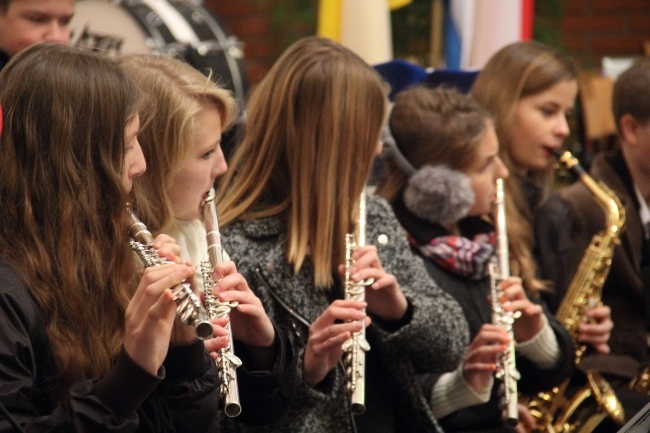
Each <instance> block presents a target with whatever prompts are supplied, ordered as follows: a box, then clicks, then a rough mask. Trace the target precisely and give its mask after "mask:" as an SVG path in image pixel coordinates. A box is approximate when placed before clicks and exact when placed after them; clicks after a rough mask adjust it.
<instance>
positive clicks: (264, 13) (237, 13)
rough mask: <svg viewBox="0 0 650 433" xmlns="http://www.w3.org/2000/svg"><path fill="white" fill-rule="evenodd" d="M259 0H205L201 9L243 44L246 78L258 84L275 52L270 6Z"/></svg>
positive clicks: (271, 62)
mask: <svg viewBox="0 0 650 433" xmlns="http://www.w3.org/2000/svg"><path fill="white" fill-rule="evenodd" d="M265 4H268V2H266V3H265V2H260V1H259V0H205V1H204V6H205V7H206V8H207V9H209V10H211V11H212V12H214V14H215V15H216V16H217V18H219V20H220V21H221V22H222V23H223V24H224V26H225V27H226V28H227V30H228V31H229V32H230V34H232V35H234V36H236V37H237V38H238V39H239V40H240V41H242V43H243V45H244V59H245V64H246V72H247V75H248V76H247V79H248V80H249V81H250V82H251V83H255V82H257V81H259V80H260V79H261V78H262V77H263V76H264V74H265V73H266V72H267V71H268V69H269V68H270V67H271V65H272V64H273V60H274V59H272V58H271V53H273V52H274V51H275V48H274V47H275V44H276V42H275V40H274V38H273V35H272V29H271V18H270V6H265Z"/></svg>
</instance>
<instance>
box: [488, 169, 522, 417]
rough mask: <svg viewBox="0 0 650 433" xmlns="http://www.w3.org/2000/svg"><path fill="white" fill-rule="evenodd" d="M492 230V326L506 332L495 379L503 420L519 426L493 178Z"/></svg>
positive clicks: (504, 251) (504, 242)
mask: <svg viewBox="0 0 650 433" xmlns="http://www.w3.org/2000/svg"><path fill="white" fill-rule="evenodd" d="M494 222H495V228H496V251H495V254H494V256H493V257H492V262H491V263H490V276H491V298H492V323H493V324H495V325H498V326H500V327H501V328H502V329H504V330H506V331H507V332H508V336H509V337H510V344H509V345H508V348H507V349H506V350H505V352H503V353H500V354H499V355H498V357H497V362H496V372H495V374H494V376H495V378H496V379H498V380H500V381H501V389H500V392H501V409H502V410H503V411H504V413H503V418H504V420H505V422H506V423H507V424H509V425H511V426H515V425H517V423H519V411H518V409H517V403H518V399H517V381H518V380H519V378H520V374H519V371H517V366H516V364H515V338H514V335H513V332H512V325H513V323H514V322H515V319H516V318H517V317H518V315H516V314H513V313H512V312H511V311H505V310H504V308H503V304H502V303H501V300H500V299H501V297H502V296H503V289H502V287H501V284H502V283H503V282H504V281H505V280H506V279H507V278H508V277H509V276H510V254H509V251H508V233H507V231H506V212H505V195H504V191H503V179H497V183H496V203H495V211H494Z"/></svg>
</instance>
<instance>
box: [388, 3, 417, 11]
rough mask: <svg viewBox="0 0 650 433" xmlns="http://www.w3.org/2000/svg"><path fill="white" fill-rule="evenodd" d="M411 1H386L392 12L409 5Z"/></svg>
mask: <svg viewBox="0 0 650 433" xmlns="http://www.w3.org/2000/svg"><path fill="white" fill-rule="evenodd" d="M412 1H413V0H388V7H389V8H390V10H392V11H394V10H395V9H399V8H401V7H404V6H407V5H410V4H411V2H412Z"/></svg>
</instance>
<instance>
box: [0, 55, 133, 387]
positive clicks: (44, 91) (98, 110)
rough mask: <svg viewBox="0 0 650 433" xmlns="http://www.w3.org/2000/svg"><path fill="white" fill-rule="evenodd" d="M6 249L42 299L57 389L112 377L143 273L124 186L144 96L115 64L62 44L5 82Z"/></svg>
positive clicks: (1, 172) (13, 70)
mask: <svg viewBox="0 0 650 433" xmlns="http://www.w3.org/2000/svg"><path fill="white" fill-rule="evenodd" d="M0 83H2V84H1V85H0V101H1V102H2V106H3V109H4V110H5V119H4V120H5V125H4V126H5V128H4V131H3V133H2V135H1V136H0V154H2V158H0V203H2V206H0V221H2V224H0V251H2V254H3V256H4V260H5V261H7V262H8V263H9V264H11V265H12V266H13V268H14V269H15V270H16V271H17V273H18V274H19V276H20V277H22V279H23V280H24V282H25V284H26V286H27V288H28V290H29V292H30V293H31V295H32V296H33V298H34V299H35V300H36V302H37V304H38V306H39V307H40V310H41V312H42V314H43V318H44V321H45V324H46V327H47V334H48V336H49V340H50V343H51V347H52V351H53V355H54V362H55V367H56V371H57V372H58V374H59V380H60V385H61V391H65V390H66V389H67V387H68V386H69V385H70V384H71V382H73V381H75V380H79V379H83V378H88V377H94V376H98V375H101V374H103V373H105V372H106V371H108V369H109V368H110V365H111V362H112V360H113V358H114V357H115V356H116V355H117V354H118V351H119V348H120V347H121V344H122V340H123V333H124V331H123V330H124V311H125V308H126V305H127V303H128V300H129V298H130V294H131V292H132V288H133V285H134V282H133V278H134V276H135V275H136V272H135V261H134V259H133V255H132V253H131V252H130V250H129V248H128V239H127V236H126V230H125V225H124V224H125V220H124V217H123V215H124V214H125V212H124V207H125V202H126V200H127V197H126V194H125V192H124V191H123V187H122V169H123V165H124V152H125V128H126V126H127V124H128V122H129V121H130V120H131V119H132V118H133V117H134V116H135V115H136V114H137V108H138V102H139V96H138V95H139V93H138V89H137V87H136V86H135V85H134V84H133V83H132V81H131V80H130V79H128V78H127V77H126V76H125V74H124V73H123V72H122V71H121V69H120V68H119V67H118V66H117V65H115V63H114V62H113V61H111V60H109V59H108V58H105V57H103V56H102V55H100V54H96V53H90V52H86V51H81V50H79V49H74V48H71V47H66V46H63V45H61V44H56V43H42V44H38V45H35V46H33V47H31V48H28V49H27V50H25V51H23V52H21V53H20V54H18V55H17V56H15V57H14V58H13V59H12V60H11V61H10V62H9V64H7V66H6V68H5V69H4V70H3V71H2V73H1V74H0Z"/></svg>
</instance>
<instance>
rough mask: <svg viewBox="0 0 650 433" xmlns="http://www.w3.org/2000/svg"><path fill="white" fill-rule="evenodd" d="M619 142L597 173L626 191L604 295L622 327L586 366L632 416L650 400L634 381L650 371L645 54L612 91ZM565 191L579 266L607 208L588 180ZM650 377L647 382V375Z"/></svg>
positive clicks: (649, 67) (649, 86)
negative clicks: (620, 228)
mask: <svg viewBox="0 0 650 433" xmlns="http://www.w3.org/2000/svg"><path fill="white" fill-rule="evenodd" d="M612 111H613V113H614V118H615V120H616V125H617V128H618V137H619V147H618V148H617V149H616V150H614V151H612V152H609V153H600V154H598V155H596V157H595V158H594V160H593V163H592V165H591V169H590V174H591V177H592V178H594V179H595V180H596V181H598V182H602V184H604V185H606V186H607V187H608V188H609V189H610V190H611V191H613V193H614V194H615V195H616V196H618V197H619V199H620V200H621V202H622V203H623V205H624V207H625V209H624V210H625V227H624V229H623V233H622V234H621V239H620V244H619V245H618V246H617V247H616V248H615V250H614V257H613V260H612V264H611V269H610V272H609V275H608V277H607V280H606V281H605V284H604V286H603V302H604V303H605V305H607V306H609V308H611V314H612V319H613V321H614V323H615V324H616V326H614V328H613V329H612V336H611V338H610V340H609V347H610V351H609V352H608V353H592V354H588V355H587V356H585V358H584V360H583V361H582V362H583V365H585V366H586V367H588V368H595V369H597V370H598V371H599V372H600V373H601V374H603V376H604V377H605V378H606V379H607V381H608V382H609V383H610V385H612V386H613V387H614V389H615V391H616V394H617V396H618V397H619V399H620V400H621V403H622V404H623V407H624V409H625V415H626V418H627V419H630V418H632V417H633V416H634V415H635V414H636V413H637V412H638V411H640V410H641V409H642V408H643V406H645V405H646V404H647V403H648V402H650V399H649V397H650V387H649V386H646V388H645V390H644V392H645V393H644V392H643V391H641V392H635V391H633V390H630V389H629V387H628V386H629V383H630V380H631V379H632V378H634V377H637V376H640V375H641V374H642V370H643V369H644V368H645V374H648V373H649V372H650V371H649V370H648V366H649V365H650V358H649V356H648V342H649V341H650V340H648V338H647V337H648V335H650V334H649V330H650V278H649V277H650V241H649V240H648V239H649V237H650V232H649V231H648V230H649V227H650V208H649V207H648V203H649V202H650V162H649V161H648V154H649V152H650V60H649V59H645V58H640V59H638V60H637V61H636V62H635V63H634V64H633V65H632V66H631V67H630V68H629V69H628V70H626V71H625V72H623V73H622V74H621V75H620V76H619V77H618V79H617V80H616V83H615V84H614V91H613V96H612ZM559 193H560V196H561V197H562V199H564V200H565V201H566V202H567V203H568V205H569V206H570V209H571V215H572V221H573V222H574V223H573V225H572V226H571V230H572V236H573V239H574V242H575V249H574V251H573V255H572V256H570V257H569V259H570V260H571V265H572V269H576V268H577V266H578V264H579V262H580V260H581V258H582V256H583V255H584V251H585V249H586V248H587V245H589V243H590V242H591V239H592V237H593V236H594V235H595V234H596V233H598V232H600V231H602V230H603V229H604V228H605V214H604V212H603V211H602V210H601V208H600V205H599V204H598V203H597V202H596V200H595V198H594V195H593V193H591V192H590V191H589V190H588V189H587V188H586V187H585V186H584V184H583V183H581V182H577V183H575V184H573V185H572V186H570V187H568V188H565V189H561V190H560V192H559ZM646 383H647V382H646Z"/></svg>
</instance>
